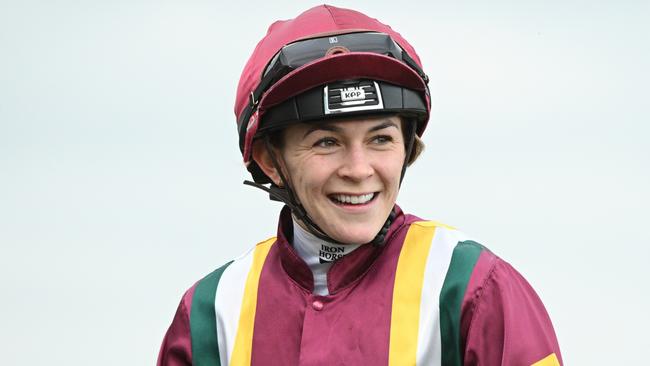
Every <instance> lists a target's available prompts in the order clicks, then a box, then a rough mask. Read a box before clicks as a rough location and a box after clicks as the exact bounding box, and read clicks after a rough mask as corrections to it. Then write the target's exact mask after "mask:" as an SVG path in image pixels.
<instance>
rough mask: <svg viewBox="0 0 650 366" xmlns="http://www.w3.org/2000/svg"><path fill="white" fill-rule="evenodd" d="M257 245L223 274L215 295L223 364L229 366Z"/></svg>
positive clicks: (220, 354) (218, 335)
mask: <svg viewBox="0 0 650 366" xmlns="http://www.w3.org/2000/svg"><path fill="white" fill-rule="evenodd" d="M254 252H255V247H253V248H251V249H250V250H249V251H248V252H246V253H244V254H243V255H242V256H240V257H239V258H237V259H235V260H234V261H233V262H232V263H231V264H230V265H229V266H228V268H226V270H225V271H224V272H223V274H222V275H221V280H219V287H217V293H216V295H215V301H214V307H215V312H216V320H217V338H218V340H219V357H220V359H221V364H222V365H224V366H227V365H228V364H229V363H230V359H231V356H232V352H233V347H234V346H235V338H236V337H237V326H238V325H239V314H240V312H241V304H242V300H243V298H244V290H245V289H246V279H247V278H248V272H249V270H250V268H251V265H252V263H253V253H254Z"/></svg>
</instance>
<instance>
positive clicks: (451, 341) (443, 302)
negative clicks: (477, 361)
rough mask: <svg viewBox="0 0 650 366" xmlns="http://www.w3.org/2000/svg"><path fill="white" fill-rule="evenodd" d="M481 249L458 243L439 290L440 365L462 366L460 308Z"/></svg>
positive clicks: (471, 242) (474, 244)
mask: <svg viewBox="0 0 650 366" xmlns="http://www.w3.org/2000/svg"><path fill="white" fill-rule="evenodd" d="M483 250H484V247H483V246H482V245H481V244H479V243H477V242H474V241H471V240H467V241H462V242H459V243H458V244H457V245H456V247H455V248H454V252H453V254H452V256H451V262H450V263H449V269H448V270H447V275H446V276H445V282H444V283H443V285H442V290H440V333H441V334H440V335H441V346H442V350H441V357H442V360H441V361H442V362H441V364H442V365H445V366H462V364H463V352H462V350H461V344H460V343H461V339H460V308H461V305H462V304H463V297H464V296H465V290H466V289H467V284H468V282H469V279H470V277H471V276H472V271H473V270H474V266H475V265H476V262H477V261H478V257H479V255H480V254H481V252H482V251H483Z"/></svg>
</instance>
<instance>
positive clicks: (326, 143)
mask: <svg viewBox="0 0 650 366" xmlns="http://www.w3.org/2000/svg"><path fill="white" fill-rule="evenodd" d="M314 146H315V147H333V146H336V139H333V138H331V137H325V138H322V139H320V140H318V141H316V143H315V144H314Z"/></svg>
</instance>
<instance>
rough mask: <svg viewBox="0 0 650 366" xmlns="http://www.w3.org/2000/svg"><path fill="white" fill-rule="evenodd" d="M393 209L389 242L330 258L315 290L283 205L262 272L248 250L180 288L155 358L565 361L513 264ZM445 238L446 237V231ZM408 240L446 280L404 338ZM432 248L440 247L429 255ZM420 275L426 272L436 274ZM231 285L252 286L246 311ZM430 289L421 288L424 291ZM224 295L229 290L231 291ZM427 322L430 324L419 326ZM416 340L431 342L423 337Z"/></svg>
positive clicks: (164, 361) (197, 361) (450, 364)
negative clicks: (428, 236) (424, 249)
mask: <svg viewBox="0 0 650 366" xmlns="http://www.w3.org/2000/svg"><path fill="white" fill-rule="evenodd" d="M396 213H397V216H396V218H395V220H394V221H393V223H392V225H391V227H390V229H389V231H388V233H387V235H386V238H387V239H386V244H385V245H384V246H372V245H363V246H361V247H359V248H358V249H356V250H355V251H353V252H352V253H350V254H348V255H346V256H344V257H342V258H341V259H339V260H337V261H336V262H335V263H334V264H333V265H332V267H331V268H330V269H329V271H328V275H327V278H328V284H327V285H328V290H329V295H327V296H318V295H314V294H313V286H314V285H313V279H312V273H311V271H310V269H309V267H308V266H307V264H306V263H304V261H303V260H302V259H301V258H300V257H299V256H298V255H297V254H296V252H295V251H294V249H293V247H292V246H291V244H290V240H289V238H292V237H293V233H292V221H291V220H292V219H291V213H290V211H289V210H288V209H287V208H286V207H285V209H284V210H283V211H282V213H281V215H280V220H279V221H280V222H279V225H278V233H277V239H275V240H271V241H267V242H266V243H267V244H264V245H267V246H266V248H267V250H268V252H265V253H267V254H265V256H263V257H260V258H262V260H263V262H262V263H261V266H260V268H259V272H255V271H254V270H253V269H251V271H250V273H256V275H255V276H251V275H250V274H249V272H248V271H241V270H240V268H245V269H247V268H248V267H246V266H247V265H244V264H242V263H244V262H245V261H246V257H242V258H243V259H241V258H240V259H237V260H235V261H233V262H232V264H230V263H229V264H227V265H225V266H223V267H221V268H220V269H218V270H217V271H215V272H213V273H212V274H210V275H209V276H206V277H205V278H204V279H202V280H201V281H199V282H197V284H195V285H194V286H193V287H192V288H190V290H188V291H187V292H186V293H185V295H184V296H183V299H182V301H181V303H180V305H179V307H178V310H177V313H176V315H175V317H174V320H173V322H172V324H171V326H170V328H169V330H168V332H167V334H166V336H165V338H164V340H163V344H162V347H161V350H160V354H159V358H158V365H159V366H177V365H198V366H201V365H230V364H237V365H240V364H251V365H264V366H273V365H282V366H287V365H304V366H316V365H323V366H324V365H328V366H329V365H398V364H399V365H402V364H411V365H413V364H416V365H444V366H461V365H481V366H485V365H487V366H492V365H494V366H496V365H513V366H514V365H534V366H556V365H561V364H562V359H561V354H560V349H559V346H558V343H557V340H556V337H555V333H554V331H553V327H552V324H551V321H550V318H549V316H548V315H547V313H546V310H545V309H544V306H543V304H542V302H541V300H540V299H539V297H538V296H537V294H536V293H535V291H534V290H533V289H532V287H531V286H530V285H529V284H528V282H526V280H525V279H524V278H523V277H522V276H521V275H520V274H519V273H518V272H517V271H515V270H514V269H513V268H512V267H511V266H510V265H509V264H508V263H506V262H504V261H503V260H501V259H500V258H499V257H497V256H495V255H494V254H493V253H491V252H490V251H489V250H487V249H486V248H485V247H483V246H481V245H480V244H478V243H476V242H474V241H459V242H455V240H456V239H455V238H456V237H457V234H455V233H456V231H453V230H447V229H445V228H442V227H440V228H436V230H439V231H437V232H436V235H437V239H436V238H434V239H433V244H431V243H419V242H413V241H412V236H410V235H412V232H413V228H414V227H415V226H418V227H420V228H421V227H424V225H422V224H419V223H421V222H423V221H422V220H421V219H419V218H417V217H415V216H412V215H406V214H404V213H403V212H402V211H401V210H400V209H399V207H397V206H396ZM445 235H448V236H445ZM443 236H444V237H445V238H447V237H448V239H445V240H446V241H443V239H440V238H441V237H443ZM410 238H411V239H410ZM409 240H411V241H409ZM405 243H409V244H405ZM409 245H410V247H408V248H407V246H409ZM414 245H415V247H417V248H419V247H420V246H421V245H431V250H430V251H429V252H428V255H429V257H428V258H429V260H438V259H439V261H440V262H443V264H444V268H445V269H446V272H443V273H442V277H444V278H438V279H439V280H440V283H442V282H443V281H442V280H444V286H442V289H438V290H435V291H436V296H437V291H440V296H439V306H432V307H422V308H420V309H419V312H420V313H419V314H420V319H433V321H432V322H430V324H433V325H434V326H432V327H431V328H429V325H427V324H429V323H427V322H426V321H423V320H421V321H420V324H419V328H418V326H416V327H414V332H415V333H414V334H412V336H414V337H415V338H413V339H414V340H413V341H412V342H403V341H404V338H403V337H408V336H409V334H406V333H403V329H402V328H404V329H407V330H408V329H411V328H409V327H406V326H404V327H400V326H401V325H402V324H401V323H396V319H401V318H398V317H399V316H400V315H401V314H400V312H403V311H404V310H402V309H403V308H401V307H400V308H396V306H398V305H395V304H398V303H399V301H401V300H400V298H401V297H403V293H397V292H396V291H404V289H407V290H408V289H409V284H407V286H406V287H399V286H397V284H398V283H399V282H400V281H402V279H400V278H397V275H396V274H397V273H400V276H403V275H404V274H405V273H406V275H409V271H410V270H411V265H410V264H409V263H408V262H406V260H407V259H406V258H405V256H406V255H405V254H404V253H405V252H406V251H407V250H412V249H413V246H414ZM440 245H449V248H450V249H449V253H450V256H449V258H447V257H442V254H440V253H443V252H444V250H442V251H438V247H436V246H440ZM256 248H258V249H259V248H261V246H260V245H258V246H257V247H256ZM256 250H257V249H256ZM452 251H453V255H451V253H452ZM438 255H439V256H441V257H440V258H437V257H432V256H438ZM400 256H402V259H401V262H400ZM253 262H254V261H253ZM423 263H424V262H423ZM238 266H239V267H238ZM242 266H243V267H242ZM253 267H255V265H251V268H253ZM413 270H415V265H413ZM238 271H240V272H238ZM237 273H241V275H235V274H237ZM425 273H427V276H429V277H432V276H433V277H435V273H434V272H425ZM432 273H433V274H432ZM242 277H246V278H242ZM252 279H253V280H257V282H255V281H253V282H251V281H252ZM433 280H435V278H433ZM434 282H435V281H433V282H431V281H430V282H427V281H424V282H422V283H423V284H427V283H434ZM235 283H237V284H238V283H242V284H244V283H246V286H248V287H250V286H251V283H254V284H256V287H253V288H254V289H255V292H254V294H255V295H256V297H255V298H254V301H255V303H254V304H253V307H252V308H253V312H250V311H249V312H245V311H244V309H245V307H246V305H245V303H246V300H247V299H246V298H244V299H241V294H242V293H244V294H247V295H245V296H251V293H250V292H245V291H239V292H237V289H238V288H239V287H237V286H238V285H235ZM242 286H243V285H242ZM413 286H417V284H416V283H414V284H413ZM206 289H207V290H206ZM226 289H228V290H227V291H226ZM396 289H398V290H396ZM399 289H401V290H399ZM429 290H431V289H429V288H425V287H423V288H422V290H421V291H422V293H425V292H426V291H429ZM231 293H232V294H235V295H233V296H232V299H231V298H230V297H229V295H230V294H231ZM236 294H239V295H236ZM238 297H239V298H238ZM423 297H424V295H423ZM215 298H216V300H215ZM435 298H436V299H437V298H438V297H435ZM251 299H252V298H251ZM249 300H250V299H249ZM249 302H250V301H249ZM233 304H234V305H233ZM240 304H241V305H240ZM422 304H425V302H422ZM240 307H241V309H242V311H241V312H239V310H238V309H239V308H240ZM249 308H250V306H249ZM228 309H235V310H237V311H231V310H228ZM246 314H249V315H250V314H252V315H250V316H252V318H251V321H252V323H253V324H252V326H249V328H247V329H248V330H242V329H241V327H243V326H245V325H246V324H248V323H247V320H246V319H245V318H246V316H247V315H246ZM402 315H403V314H402ZM415 319H416V321H417V319H418V318H417V317H416V318H415ZM396 327H397V328H400V330H399V331H397V330H396V329H395V328H396ZM228 329H232V330H233V331H230V330H228ZM247 331H248V332H252V336H251V337H250V338H245V337H244V338H242V339H247V341H246V345H245V346H244V348H241V347H242V341H241V340H240V339H239V334H237V333H240V332H243V333H246V332H247ZM429 331H431V332H432V333H431V334H428V333H426V332H429ZM418 332H419V338H418ZM423 332H424V333H423ZM433 333H436V334H433ZM429 336H431V337H429ZM423 339H427V340H428V339H431V341H430V342H429V341H427V342H424V343H423V341H422V340H423ZM398 341H402V343H404V344H406V345H407V347H406V348H409V346H413V347H411V348H412V351H413V352H411V351H409V350H405V349H403V347H398V346H396V344H397V343H400V342H398ZM248 342H249V343H248ZM416 343H417V347H415V346H416V345H415V344H416ZM416 348H417V350H416ZM242 350H245V352H244V351H242ZM242 352H244V353H242ZM242 354H243V355H244V356H246V357H243V358H242ZM238 357H239V358H238ZM233 358H234V359H235V360H233ZM242 360H243V361H242Z"/></svg>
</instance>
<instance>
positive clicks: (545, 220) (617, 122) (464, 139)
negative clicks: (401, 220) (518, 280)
mask: <svg viewBox="0 0 650 366" xmlns="http://www.w3.org/2000/svg"><path fill="white" fill-rule="evenodd" d="M317 4H319V3H318V2H313V1H302V2H300V4H297V2H289V1H258V0H251V1H245V2H227V3H225V4H224V3H223V2H217V1H214V0H213V1H203V0H185V1H162V0H160V1H153V0H130V1H125V0H116V1H97V0H87V1H74V0H55V1H36V0H21V1H16V0H14V1H10V0H0V291H1V292H0V294H1V295H0V296H1V301H0V314H2V315H1V316H2V320H1V322H0V323H1V325H0V350H1V351H2V359H3V361H2V363H3V364H5V365H39V364H51V365H88V364H93V365H147V364H149V365H150V364H153V363H154V362H155V359H156V357H157V352H158V347H159V345H160V342H161V340H162V337H163V335H164V333H165V331H166V329H167V327H168V325H169V323H170V322H171V320H172V317H173V314H174V312H175V310H176V306H177V304H178V302H179V300H180V298H181V295H182V294H183V292H184V291H185V289H187V288H189V287H190V286H191V285H192V284H193V283H194V282H195V281H196V280H198V279H199V278H201V277H202V276H203V275H205V274H207V273H209V272H211V271H212V270H213V269H215V268H217V267H218V266H220V265H221V264H223V263H224V262H226V261H228V260H230V259H231V258H233V257H235V256H237V255H239V254H240V253H242V252H244V251H245V250H246V249H247V248H250V247H251V246H252V245H254V244H255V243H256V242H258V241H260V240H262V239H265V238H267V237H269V236H272V235H274V233H275V228H276V215H277V212H278V211H279V209H280V205H279V204H278V203H275V202H270V201H269V200H268V199H267V196H266V195H265V194H264V193H263V192H262V191H259V190H256V189H254V188H251V187H247V186H243V185H242V181H243V180H244V179H247V178H248V175H247V173H246V170H245V169H244V167H243V164H242V163H241V155H240V153H239V149H238V146H237V134H236V130H235V119H234V114H233V105H234V98H235V91H236V86H237V82H238V79H239V74H240V72H241V70H242V68H243V65H244V63H245V62H246V60H247V58H248V56H249V55H250V53H251V52H252V50H253V48H254V47H255V45H256V43H257V42H258V40H259V39H261V38H262V36H263V35H264V34H265V32H266V28H267V27H268V25H270V24H271V23H272V22H273V21H275V20H277V19H287V18H292V17H294V16H296V15H297V14H299V13H300V12H302V11H303V10H306V9H307V8H310V7H311V6H313V5H317ZM331 4H332V5H336V6H341V7H350V8H354V9H357V10H360V11H362V12H365V13H366V14H368V15H370V16H373V17H376V18H378V19H380V20H382V21H383V22H386V23H387V24H390V25H391V26H392V27H393V28H395V29H396V30H398V31H399V32H400V33H402V35H403V36H404V37H405V38H406V39H408V40H409V41H410V42H411V43H412V44H413V46H414V47H415V48H416V50H418V52H419V54H420V57H421V58H422V62H423V64H424V69H425V71H426V72H427V73H428V74H429V76H430V77H431V83H430V86H431V90H432V97H433V104H434V108H433V112H432V118H431V121H430V124H429V127H428V130H427V133H426V134H425V137H424V140H425V143H426V144H427V149H426V151H425V153H424V155H423V156H422V157H421V158H420V160H419V161H418V162H417V163H416V164H415V165H414V166H413V167H412V168H411V169H409V171H408V173H407V175H406V180H405V183H404V185H403V186H402V192H401V194H400V198H399V201H398V202H399V203H400V205H401V206H402V207H403V208H404V209H405V210H406V211H408V212H412V213H415V214H417V215H418V216H420V217H424V218H429V219H436V220H438V221H442V222H445V223H448V224H450V225H454V226H456V227H458V228H460V229H462V230H463V231H465V232H467V233H469V234H471V235H472V236H474V237H477V238H480V239H481V241H482V242H483V243H484V244H486V245H487V246H488V247H489V248H490V249H492V250H493V251H494V252H495V253H497V254H499V255H500V256H501V257H503V258H504V259H506V260H507V261H509V262H510V263H512V264H513V265H514V266H515V267H516V268H517V269H519V270H520V272H522V273H523V274H524V276H525V277H526V278H527V279H528V280H529V281H530V282H531V283H532V284H533V286H534V287H535V288H536V290H537V291H538V292H539V294H540V296H541V297H542V299H543V300H544V302H545V304H546V306H547V309H548V311H549V313H550V315H551V317H552V319H553V322H554V324H555V328H556V332H557V334H558V338H559V341H560V344H561V347H562V350H563V355H564V359H565V363H566V364H567V365H612V364H616V365H640V364H644V363H645V362H647V361H646V357H642V354H641V353H642V352H643V351H642V350H644V349H647V347H648V346H650V341H649V340H648V339H649V338H648V336H647V332H646V330H647V329H648V328H649V327H650V319H649V316H648V311H647V309H648V308H649V307H650V298H649V295H648V284H647V281H648V278H650V269H649V267H650V266H649V265H648V264H647V263H646V258H648V257H650V249H649V247H650V233H649V231H648V229H647V225H648V224H647V221H648V216H649V215H648V209H647V208H648V206H650V190H649V188H648V187H650V171H649V169H648V166H650V165H649V160H650V159H649V158H650V146H649V144H648V139H649V137H650V127H649V126H648V122H650V118H649V117H650V112H649V107H648V104H649V103H648V102H649V99H648V85H650V73H649V72H648V65H649V64H650V26H649V23H648V19H650V3H649V2H647V1H640V0H639V1H634V0H630V1H613V0H605V1H598V2H594V1H586V0H565V1H559V0H552V1H508V0H495V1H490V2H485V1H461V2H458V1H445V2H442V1H429V2H424V1H422V2H406V1H399V2H398V1H384V0H381V1H354V2H352V1H332V2H331Z"/></svg>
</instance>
